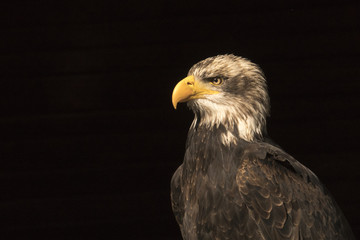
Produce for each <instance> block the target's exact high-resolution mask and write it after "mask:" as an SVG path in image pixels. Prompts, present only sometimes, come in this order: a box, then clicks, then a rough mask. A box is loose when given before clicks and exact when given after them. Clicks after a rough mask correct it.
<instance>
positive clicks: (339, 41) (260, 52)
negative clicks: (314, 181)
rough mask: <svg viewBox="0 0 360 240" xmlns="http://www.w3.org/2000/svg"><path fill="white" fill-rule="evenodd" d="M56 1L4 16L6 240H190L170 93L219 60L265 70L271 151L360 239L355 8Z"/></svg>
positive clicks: (0, 51) (0, 59)
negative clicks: (181, 226) (199, 65)
mask: <svg viewBox="0 0 360 240" xmlns="http://www.w3.org/2000/svg"><path fill="white" fill-rule="evenodd" d="M50 2H51V1H45V0H37V1H36V0H28V1H11V2H10V1H8V2H7V3H6V2H4V1H3V2H2V3H0V11H1V14H0V20H1V26H0V27H1V29H0V31H1V35H0V78H1V82H0V157H1V158H0V159H1V160H0V161H1V162H0V163H1V165H0V183H1V198H0V199H1V202H0V218H1V219H2V221H1V222H3V223H1V224H0V225H1V231H0V235H1V236H2V237H1V238H2V239H30V238H35V237H36V238H37V239H113V238H114V239H181V237H180V232H179V230H178V227H177V224H176V222H175V220H174V217H173V215H172V212H171V206H170V197H169V182H170V178H171V176H172V174H173V172H174V171H175V170H176V168H177V166H179V165H180V164H181V162H182V157H183V153H184V144H185V139H186V135H187V130H188V127H189V125H190V123H191V121H192V113H191V112H190V111H188V110H187V108H186V106H185V105H181V106H180V108H179V109H178V110H177V111H174V110H173V109H172V105H171V92H172V89H173V87H174V86H175V84H176V83H177V82H178V81H179V80H181V79H182V78H183V77H185V76H186V74H187V71H188V69H189V68H190V67H191V66H192V64H194V63H196V62H197V61H200V60H202V59H204V58H206V57H209V56H213V55H217V54H223V53H233V54H236V55H240V56H243V57H247V58H249V59H251V60H252V61H254V62H256V63H257V64H259V65H260V66H261V67H262V69H263V70H264V72H265V74H266V76H267V79H268V85H269V91H270V97H271V103H272V115H271V118H270V119H269V121H268V130H269V133H270V136H271V137H272V138H273V139H274V140H275V141H276V142H277V143H278V144H280V145H281V146H282V147H283V148H284V149H285V150H286V151H287V152H289V153H290V154H292V155H293V156H294V157H296V158H297V159H298V160H300V161H301V162H302V163H304V164H305V165H306V166H308V167H309V168H310V169H312V170H313V171H314V172H315V173H316V174H317V175H318V176H319V177H320V179H321V180H322V181H323V182H324V183H325V185H326V186H327V187H328V188H329V189H330V191H331V192H332V194H333V195H334V197H335V198H336V200H337V201H338V203H339V205H340V206H341V208H342V209H343V211H344V213H345V215H346V216H347V218H348V220H349V222H350V224H351V225H352V227H353V229H354V232H355V233H356V234H357V236H360V206H359V201H360V196H359V189H360V188H359V185H360V180H359V176H360V174H359V171H360V163H359V161H360V159H359V154H358V151H359V150H358V148H359V147H358V145H359V144H358V143H359V137H358V136H359V133H360V129H359V120H360V114H359V109H360V101H359V96H360V94H359V93H360V91H359V87H360V82H359V77H360V68H359V65H360V64H359V63H360V61H359V57H360V21H359V18H360V17H359V16H360V15H359V13H360V8H359V4H358V3H357V1H341V2H338V3H329V1H318V2H314V1H313V2H312V3H311V4H308V3H305V2H304V1H302V0H298V1H293V2H289V1H284V2H274V1H233V2H230V1H221V2H217V3H215V2H193V1H178V2H171V1H143V2H139V1H113V2H110V1H94V0H87V1H69V2H64V1H53V2H51V3H50Z"/></svg>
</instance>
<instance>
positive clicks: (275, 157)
mask: <svg viewBox="0 0 360 240" xmlns="http://www.w3.org/2000/svg"><path fill="white" fill-rule="evenodd" d="M236 183H237V185H238V189H239V192H240V195H241V196H242V198H243V201H244V203H245V204H246V206H247V208H248V209H249V211H250V212H251V216H252V218H253V221H255V222H256V224H257V226H258V229H259V231H261V232H262V234H263V236H264V238H265V239H298V238H300V239H352V233H351V230H349V229H348V225H347V222H346V219H345V218H344V216H343V215H342V213H341V211H340V210H339V208H338V207H337V205H336V203H335V201H334V200H333V199H332V197H331V196H330V195H329V194H328V193H327V191H326V189H325V188H324V187H323V185H322V184H321V183H320V181H319V179H318V178H317V177H316V175H315V174H314V173H313V172H312V171H311V170H309V169H308V168H306V167H305V166H303V165H302V164H301V163H300V162H298V161H296V160H295V159H294V158H293V157H291V156H290V155H289V154H287V153H285V152H284V151H283V150H281V149H280V148H278V147H275V146H273V145H271V144H268V143H256V144H255V143H254V144H253V145H251V146H249V148H248V149H247V150H246V151H245V153H244V156H243V160H242V164H241V165H240V166H239V168H238V172H237V175H236Z"/></svg>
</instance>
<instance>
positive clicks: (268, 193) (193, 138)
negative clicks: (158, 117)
mask: <svg viewBox="0 0 360 240" xmlns="http://www.w3.org/2000/svg"><path fill="white" fill-rule="evenodd" d="M181 102H187V105H188V107H189V108H190V109H191V110H192V111H193V112H194V115H195V117H194V120H193V122H192V124H191V126H190V129H189V132H188V137H187V141H186V148H185V156H184V161H183V163H182V165H181V166H180V167H179V168H178V169H177V170H176V172H175V173H174V175H173V177H172V179H171V202H172V209H173V212H174V215H175V218H176V220H177V222H178V224H179V226H180V230H181V235H182V237H183V239H184V240H208V239H209V240H210V239H211V240H224V239H231V240H237V239H244V240H246V239H256V240H265V239H266V240H269V239H272V240H275V239H276V240H278V239H279V240H280V239H291V240H305V239H316V240H321V239H327V240H330V239H334V240H335V239H336V240H343V239H344V240H345V239H346V240H349V239H355V238H354V235H353V233H352V231H351V229H350V227H349V224H348V222H347V221H346V219H345V217H344V215H343V213H342V212H341V210H340V208H339V207H338V205H337V204H336V202H335V200H334V199H333V198H332V196H331V195H330V193H329V192H328V190H327V189H326V188H325V187H324V186H323V185H322V184H321V182H320V181H319V179H318V177H317V176H316V175H315V174H314V173H313V172H312V171H311V170H310V169H308V168H307V167H305V166H304V165H302V164H301V163H300V162H298V161H297V160H296V159H294V158H293V157H292V156H290V155H289V154H288V153H286V152H285V151H283V150H282V149H281V148H280V147H279V146H278V145H276V144H274V143H273V142H272V141H271V140H270V139H269V138H268V136H267V132H266V118H267V117H268V115H269V109H270V103H269V102H270V101H269V96H268V91H267V84H266V80H265V76H264V74H263V72H262V70H261V69H260V68H259V67H258V66H257V65H256V64H254V63H252V62H251V61H249V60H248V59H246V58H243V57H238V56H235V55H232V54H227V55H218V56H214V57H209V58H207V59H205V60H202V61H200V62H198V63H196V64H195V65H193V66H192V67H191V69H190V70H189V72H188V75H187V77H186V78H184V79H183V80H181V81H180V82H179V83H177V85H176V86H175V88H174V90H173V94H172V103H173V106H174V108H175V109H176V107H177V104H178V103H181Z"/></svg>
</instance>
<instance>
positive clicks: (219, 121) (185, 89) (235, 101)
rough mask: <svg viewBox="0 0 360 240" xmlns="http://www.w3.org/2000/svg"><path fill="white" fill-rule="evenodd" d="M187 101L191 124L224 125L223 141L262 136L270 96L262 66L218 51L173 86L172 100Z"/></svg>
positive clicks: (210, 127)
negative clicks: (217, 53)
mask: <svg viewBox="0 0 360 240" xmlns="http://www.w3.org/2000/svg"><path fill="white" fill-rule="evenodd" d="M179 102H187V104H188V106H189V107H190V109H192V110H193V111H194V113H195V119H194V122H193V124H192V127H195V126H200V127H204V128H209V130H210V129H212V128H214V127H215V128H219V127H220V126H223V127H225V129H226V130H227V132H226V133H224V134H223V136H222V142H223V143H224V144H230V143H234V142H236V141H237V140H239V138H241V139H243V140H245V141H249V142H251V141H256V140H258V139H262V137H263V135H264V133H265V132H266V117H267V116H268V115H269V109H270V104H269V96H268V93H267V86H266V80H265V77H264V74H263V72H262V70H261V69H260V68H259V67H258V66H257V65H256V64H254V63H252V62H250V61H249V60H247V59H245V58H242V57H238V56H234V55H218V56H215V57H209V58H207V59H205V60H202V61H200V62H198V63H196V64H195V65H194V66H192V67H191V69H190V70H189V73H188V76H187V77H186V78H184V79H183V80H181V81H180V82H179V83H178V84H177V85H176V86H175V88H174V91H173V95H172V103H173V106H174V108H175V109H176V107H177V104H178V103H179Z"/></svg>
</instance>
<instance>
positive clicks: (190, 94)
mask: <svg viewBox="0 0 360 240" xmlns="http://www.w3.org/2000/svg"><path fill="white" fill-rule="evenodd" d="M217 93H219V92H218V91H214V90H212V89H209V86H207V85H206V84H204V83H201V82H199V81H196V80H195V78H194V76H192V75H191V76H188V77H186V78H184V79H183V80H181V81H180V82H178V84H176V86H175V88H174V90H173V94H172V104H173V106H174V108H175V109H176V106H177V104H178V103H179V102H187V101H189V100H191V99H197V98H203V96H204V95H209V94H217Z"/></svg>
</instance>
